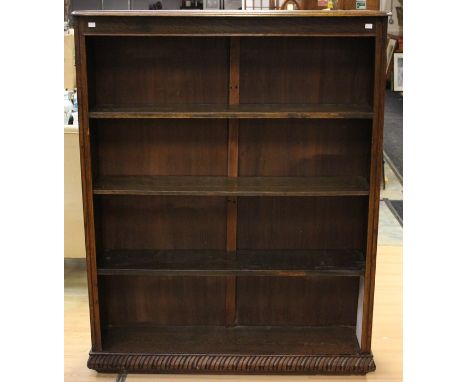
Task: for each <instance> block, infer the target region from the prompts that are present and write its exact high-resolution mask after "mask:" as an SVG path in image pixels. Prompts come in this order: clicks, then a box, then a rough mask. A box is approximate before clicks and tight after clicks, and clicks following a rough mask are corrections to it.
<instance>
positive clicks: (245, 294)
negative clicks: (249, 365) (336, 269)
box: [237, 276, 359, 338]
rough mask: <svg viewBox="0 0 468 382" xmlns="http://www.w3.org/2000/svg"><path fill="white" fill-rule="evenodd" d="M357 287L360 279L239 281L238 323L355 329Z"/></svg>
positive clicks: (299, 278)
mask: <svg viewBox="0 0 468 382" xmlns="http://www.w3.org/2000/svg"><path fill="white" fill-rule="evenodd" d="M358 286H359V277H335V276H317V277H294V278H291V277H250V276H246V277H238V281H237V319H238V323H239V325H291V326H294V325H307V326H312V327H328V326H334V325H339V326H342V325H347V326H353V328H354V326H355V325H356V308H357V299H358ZM252 301H255V304H252ZM353 334H354V333H353ZM355 337H356V336H355V334H354V338H355Z"/></svg>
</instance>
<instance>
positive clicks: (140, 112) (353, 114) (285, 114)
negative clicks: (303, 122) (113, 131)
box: [89, 104, 373, 119]
mask: <svg viewBox="0 0 468 382" xmlns="http://www.w3.org/2000/svg"><path fill="white" fill-rule="evenodd" d="M372 117H373V113H372V109H371V108H370V107H369V106H368V105H347V104H340V105H339V104H243V105H220V104H199V105H196V104H192V105H159V106H134V107H131V106H122V107H98V108H94V109H92V110H91V111H90V112H89V118H94V119H98V118H105V119H109V118H114V119H124V118H127V119H129V118H250V119H253V118H312V119H314V118H315V119H317V118H320V119H337V118H358V119H368V118H372Z"/></svg>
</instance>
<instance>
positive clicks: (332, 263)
mask: <svg viewBox="0 0 468 382" xmlns="http://www.w3.org/2000/svg"><path fill="white" fill-rule="evenodd" d="M99 260H100V262H99V264H98V274H99V275H179V276H182V275H185V276H190V275H191V276H197V275H205V276H224V275H238V276H257V275H258V276H290V277H297V276H313V275H319V274H325V275H339V276H360V275H363V274H364V264H365V262H364V256H363V254H362V253H361V252H359V251H350V250H328V251H317V250H315V251H311V250H308V251H305V250H302V251H301V250H295V251H292V250H267V251H265V250H263V251H262V250H257V251H246V250H243V251H237V253H236V256H233V255H232V253H231V252H224V251H215V250H211V251H209V250H165V251H151V250H139V251H138V250H134V249H133V250H126V251H122V250H111V251H106V252H105V253H102V254H101V255H100V257H99Z"/></svg>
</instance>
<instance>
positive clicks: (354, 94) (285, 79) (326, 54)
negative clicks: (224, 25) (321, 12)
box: [240, 37, 374, 105]
mask: <svg viewBox="0 0 468 382" xmlns="http://www.w3.org/2000/svg"><path fill="white" fill-rule="evenodd" d="M373 44H374V39H372V38H368V37H363V38H349V37H333V38H331V37H287V38H285V37H261V38H258V37H249V38H242V39H241V44H240V103H247V104H249V103H313V104H329V103H330V104H335V103H337V104H359V105H371V104H372V94H373V89H372V84H373V66H374V53H373V52H374V47H373Z"/></svg>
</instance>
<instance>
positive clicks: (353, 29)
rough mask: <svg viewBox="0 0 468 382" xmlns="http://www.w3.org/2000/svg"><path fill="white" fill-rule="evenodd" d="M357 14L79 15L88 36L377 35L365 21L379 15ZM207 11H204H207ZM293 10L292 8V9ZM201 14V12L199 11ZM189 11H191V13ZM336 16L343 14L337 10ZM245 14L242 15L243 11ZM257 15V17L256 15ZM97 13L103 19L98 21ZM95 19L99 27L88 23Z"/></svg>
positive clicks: (84, 32) (383, 16)
mask: <svg viewBox="0 0 468 382" xmlns="http://www.w3.org/2000/svg"><path fill="white" fill-rule="evenodd" d="M351 12H352V15H355V16H357V17H348V16H346V15H342V17H328V16H327V15H325V14H324V13H328V12H319V14H318V15H317V16H318V17H314V16H307V14H306V13H301V12H299V13H297V14H295V17H281V16H282V15H281V14H283V15H286V12H275V16H276V17H263V16H262V14H261V13H260V12H258V13H257V12H255V13H256V15H255V14H254V15H253V17H245V16H244V17H229V16H228V15H226V16H222V15H220V16H219V17H211V18H203V17H199V18H196V17H191V16H187V17H184V14H185V11H184V12H183V13H181V14H179V17H158V18H155V17H151V16H150V17H144V16H143V17H132V16H128V17H121V18H119V19H116V18H115V17H113V16H108V15H102V16H100V17H99V16H84V17H79V20H78V21H79V22H81V27H82V28H83V34H84V35H85V36H113V35H114V36H122V35H124V36H206V37H221V36H223V37H224V36H226V37H227V36H236V37H238V36H353V37H357V36H375V28H372V29H366V28H365V24H373V23H375V22H376V20H377V19H378V18H382V19H386V18H387V15H386V14H382V15H378V16H373V15H371V14H366V13H365V12H364V13H362V12H356V11H351ZM203 13H204V12H203ZM288 13H289V12H288ZM198 14H199V15H200V14H201V12H199V13H198ZM187 15H188V14H187ZM334 15H335V16H340V15H338V14H336V13H334ZM241 16H242V15H241ZM255 16H257V17H255ZM97 17H99V20H98V21H97ZM88 22H95V23H96V27H94V28H92V27H91V28H90V27H88Z"/></svg>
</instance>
